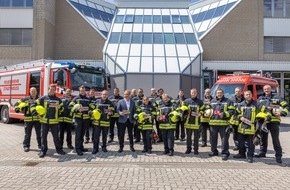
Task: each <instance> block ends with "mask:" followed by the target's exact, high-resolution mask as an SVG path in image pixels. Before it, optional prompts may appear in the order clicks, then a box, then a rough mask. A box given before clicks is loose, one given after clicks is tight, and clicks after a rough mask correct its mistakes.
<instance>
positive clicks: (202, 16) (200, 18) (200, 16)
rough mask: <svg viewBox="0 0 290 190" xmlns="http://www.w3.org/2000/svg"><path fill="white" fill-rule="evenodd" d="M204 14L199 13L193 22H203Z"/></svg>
mask: <svg viewBox="0 0 290 190" xmlns="http://www.w3.org/2000/svg"><path fill="white" fill-rule="evenodd" d="M205 14H206V12H201V13H199V15H198V16H197V18H196V19H195V22H201V21H203V18H204V16H205Z"/></svg>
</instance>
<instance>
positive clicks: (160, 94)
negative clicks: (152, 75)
mask: <svg viewBox="0 0 290 190" xmlns="http://www.w3.org/2000/svg"><path fill="white" fill-rule="evenodd" d="M163 94H164V90H163V89H162V88H159V89H158V91H157V97H156V98H155V103H154V106H155V107H156V108H158V107H159V105H160V103H161V102H162V95H163ZM155 125H156V129H157V135H158V140H157V142H163V138H162V133H161V130H160V128H159V121H158V120H157V118H156V120H155Z"/></svg>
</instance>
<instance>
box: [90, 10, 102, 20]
mask: <svg viewBox="0 0 290 190" xmlns="http://www.w3.org/2000/svg"><path fill="white" fill-rule="evenodd" d="M92 15H93V18H95V19H98V20H102V18H101V16H100V14H99V11H98V10H97V9H94V11H92Z"/></svg>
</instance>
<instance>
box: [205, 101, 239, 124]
mask: <svg viewBox="0 0 290 190" xmlns="http://www.w3.org/2000/svg"><path fill="white" fill-rule="evenodd" d="M207 108H209V109H213V115H212V116H211V117H210V120H209V125H210V126H227V125H228V124H229V119H230V117H231V116H232V115H233V112H234V109H235V107H234V106H233V102H232V101H231V100H230V99H228V98H226V97H224V96H223V97H222V98H220V99H218V98H215V99H212V100H211V101H210V104H209V105H207Z"/></svg>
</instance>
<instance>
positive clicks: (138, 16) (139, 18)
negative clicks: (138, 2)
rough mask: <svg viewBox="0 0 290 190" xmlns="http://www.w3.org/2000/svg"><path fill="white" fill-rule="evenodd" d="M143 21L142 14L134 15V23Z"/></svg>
mask: <svg viewBox="0 0 290 190" xmlns="http://www.w3.org/2000/svg"><path fill="white" fill-rule="evenodd" d="M142 22H143V16H142V15H135V18H134V23H142Z"/></svg>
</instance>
